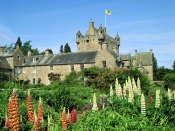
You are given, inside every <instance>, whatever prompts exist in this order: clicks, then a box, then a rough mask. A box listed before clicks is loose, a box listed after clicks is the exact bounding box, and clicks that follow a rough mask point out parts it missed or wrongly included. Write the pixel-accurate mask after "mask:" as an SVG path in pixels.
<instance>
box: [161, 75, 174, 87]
mask: <svg viewBox="0 0 175 131" xmlns="http://www.w3.org/2000/svg"><path fill="white" fill-rule="evenodd" d="M163 80H164V85H165V88H166V89H168V88H169V89H172V90H175V73H168V74H166V75H165V76H164V78H163Z"/></svg>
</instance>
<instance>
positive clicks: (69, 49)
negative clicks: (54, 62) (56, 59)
mask: <svg viewBox="0 0 175 131" xmlns="http://www.w3.org/2000/svg"><path fill="white" fill-rule="evenodd" d="M68 52H71V48H70V46H69V44H68V43H66V44H65V46H64V53H68Z"/></svg>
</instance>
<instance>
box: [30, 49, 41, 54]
mask: <svg viewBox="0 0 175 131" xmlns="http://www.w3.org/2000/svg"><path fill="white" fill-rule="evenodd" d="M32 51H33V55H39V54H40V53H39V50H38V48H36V49H32Z"/></svg>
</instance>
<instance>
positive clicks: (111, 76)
mask: <svg viewBox="0 0 175 131" xmlns="http://www.w3.org/2000/svg"><path fill="white" fill-rule="evenodd" d="M83 75H84V77H85V78H86V84H87V85H93V86H94V87H95V88H99V89H102V90H105V89H109V85H111V84H113V85H114V83H115V80H116V78H118V80H119V83H120V85H121V86H123V84H124V83H125V82H126V80H127V79H128V76H130V78H134V79H135V81H137V78H139V79H140V81H141V87H142V90H144V91H146V92H147V91H148V88H149V87H150V80H149V79H148V77H147V76H146V75H145V74H143V73H141V72H140V71H139V70H138V69H136V68H131V69H116V70H112V69H109V68H98V67H91V68H88V69H84V70H83Z"/></svg>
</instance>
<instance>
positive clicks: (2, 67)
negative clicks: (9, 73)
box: [0, 57, 12, 69]
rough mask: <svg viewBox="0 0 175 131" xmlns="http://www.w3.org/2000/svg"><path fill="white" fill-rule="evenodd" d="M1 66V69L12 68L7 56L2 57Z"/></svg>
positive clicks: (0, 59)
mask: <svg viewBox="0 0 175 131" xmlns="http://www.w3.org/2000/svg"><path fill="white" fill-rule="evenodd" d="M0 68H1V69H12V68H11V66H10V64H9V63H8V61H7V60H6V58H5V57H0Z"/></svg>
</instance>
